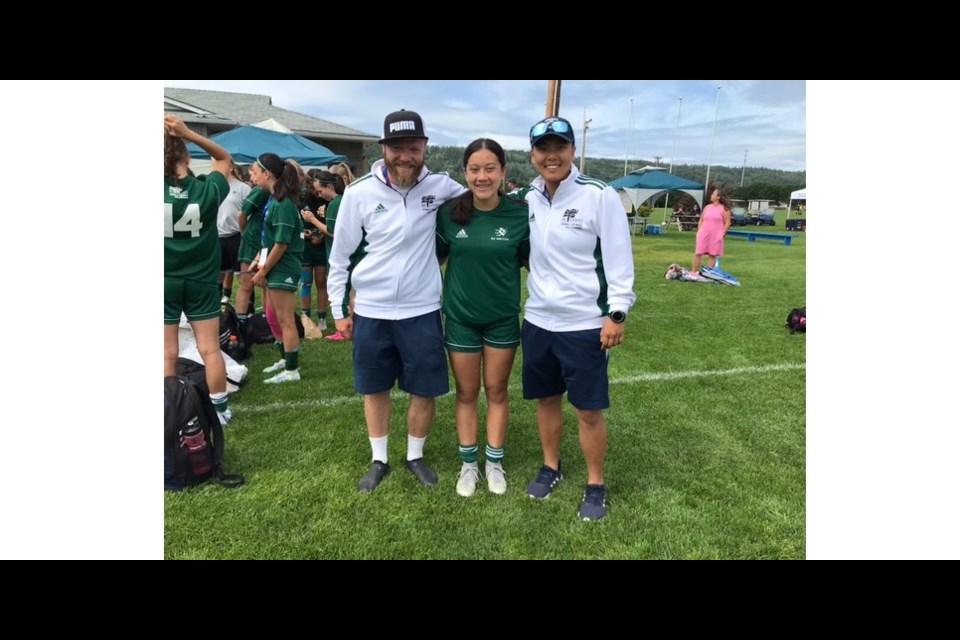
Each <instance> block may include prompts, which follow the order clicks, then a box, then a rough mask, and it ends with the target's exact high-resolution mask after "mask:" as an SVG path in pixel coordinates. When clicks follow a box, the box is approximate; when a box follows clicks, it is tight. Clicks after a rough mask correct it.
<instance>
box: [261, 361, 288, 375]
mask: <svg viewBox="0 0 960 640" xmlns="http://www.w3.org/2000/svg"><path fill="white" fill-rule="evenodd" d="M286 368H287V361H286V359H284V358H280V359H279V360H277V361H276V362H274V363H273V364H272V365H270V366H269V367H264V369H263V372H264V373H276V372H277V371H283V370H284V369H286Z"/></svg>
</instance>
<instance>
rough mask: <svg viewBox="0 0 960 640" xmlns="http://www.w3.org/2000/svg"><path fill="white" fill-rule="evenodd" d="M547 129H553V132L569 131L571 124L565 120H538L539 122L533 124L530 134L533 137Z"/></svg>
mask: <svg viewBox="0 0 960 640" xmlns="http://www.w3.org/2000/svg"><path fill="white" fill-rule="evenodd" d="M547 131H552V132H553V133H569V132H570V125H569V124H567V123H566V122H564V121H563V120H551V121H549V122H538V123H537V124H535V125H533V129H531V130H530V135H531V136H532V137H536V136H542V135H543V134H545V133H546V132H547Z"/></svg>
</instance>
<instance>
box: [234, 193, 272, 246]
mask: <svg viewBox="0 0 960 640" xmlns="http://www.w3.org/2000/svg"><path fill="white" fill-rule="evenodd" d="M269 199H270V192H269V191H264V190H263V189H261V188H260V187H254V188H253V189H252V190H251V191H250V195H248V196H247V197H246V198H244V200H243V204H242V205H241V206H240V211H242V212H243V215H245V216H247V226H245V227H244V228H243V236H241V237H242V238H243V241H244V242H246V243H247V244H249V245H250V246H251V247H259V246H260V234H261V233H262V231H263V207H264V206H266V204H267V200H269Z"/></svg>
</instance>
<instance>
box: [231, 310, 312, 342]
mask: <svg viewBox="0 0 960 640" xmlns="http://www.w3.org/2000/svg"><path fill="white" fill-rule="evenodd" d="M293 321H294V323H295V324H296V326H297V335H298V336H300V339H301V340H302V339H303V333H304V330H303V321H302V320H300V314H299V313H294V314H293ZM246 333H247V340H248V342H249V344H273V343H274V341H275V340H276V338H274V337H273V332H272V331H270V324H269V323H268V322H267V316H266V314H263V313H255V314H253V315H251V316H250V317H249V318H247V322H246ZM221 335H222V334H221Z"/></svg>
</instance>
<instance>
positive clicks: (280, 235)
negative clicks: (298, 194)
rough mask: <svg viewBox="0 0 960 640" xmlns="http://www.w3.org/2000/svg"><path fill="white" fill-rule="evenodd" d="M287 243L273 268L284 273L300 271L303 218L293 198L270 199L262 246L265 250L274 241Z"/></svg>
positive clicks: (268, 248) (268, 249) (270, 247)
mask: <svg viewBox="0 0 960 640" xmlns="http://www.w3.org/2000/svg"><path fill="white" fill-rule="evenodd" d="M277 242H279V243H281V244H286V245H287V250H286V252H284V254H283V257H281V258H280V262H278V263H277V264H275V265H274V267H273V268H274V269H281V270H283V271H284V272H285V273H289V272H294V273H300V261H301V260H302V259H303V219H302V218H301V217H300V210H299V209H298V208H297V204H296V203H295V202H294V201H293V198H284V199H283V200H271V201H270V209H269V210H268V211H267V219H266V220H264V221H263V246H264V247H266V248H267V252H268V253H269V251H270V250H271V249H273V245H274V244H275V243H277Z"/></svg>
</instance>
